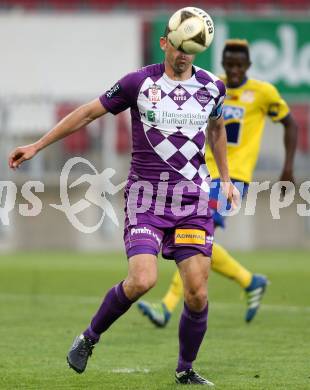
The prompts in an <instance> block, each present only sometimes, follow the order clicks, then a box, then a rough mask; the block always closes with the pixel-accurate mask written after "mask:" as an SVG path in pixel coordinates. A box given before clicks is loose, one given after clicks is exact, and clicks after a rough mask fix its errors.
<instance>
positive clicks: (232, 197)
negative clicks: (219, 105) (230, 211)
mask: <svg viewBox="0 0 310 390" xmlns="http://www.w3.org/2000/svg"><path fill="white" fill-rule="evenodd" d="M208 142H209V145H210V148H211V150H212V153H213V156H214V159H215V162H216V165H217V168H218V170H219V174H220V179H221V187H222V191H223V193H224V195H225V196H226V198H227V199H228V200H229V201H230V202H231V203H232V206H233V208H235V207H237V206H238V204H239V201H240V194H239V191H238V190H237V189H236V187H235V186H234V185H233V184H232V182H231V181H230V177H229V172H228V163H227V135H226V129H225V125H224V119H223V117H222V116H220V117H219V118H217V119H212V118H210V119H209V123H208Z"/></svg>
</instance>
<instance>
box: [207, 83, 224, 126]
mask: <svg viewBox="0 0 310 390" xmlns="http://www.w3.org/2000/svg"><path fill="white" fill-rule="evenodd" d="M215 84H216V86H217V88H218V90H219V95H218V97H217V98H216V99H215V105H214V107H213V110H212V111H211V114H210V118H211V119H219V118H220V117H221V116H222V112H223V104H224V99H225V96H226V88H225V85H224V83H223V81H221V80H217V81H216V82H215Z"/></svg>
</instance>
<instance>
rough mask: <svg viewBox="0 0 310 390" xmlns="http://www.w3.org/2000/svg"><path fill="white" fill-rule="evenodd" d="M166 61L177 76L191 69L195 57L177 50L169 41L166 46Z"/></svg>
mask: <svg viewBox="0 0 310 390" xmlns="http://www.w3.org/2000/svg"><path fill="white" fill-rule="evenodd" d="M165 51H166V60H167V62H168V63H169V65H170V66H171V67H172V68H173V70H174V72H175V73H177V74H180V73H184V72H186V71H187V70H188V69H189V68H191V66H192V63H193V60H194V57H195V56H194V55H190V54H186V53H183V52H182V51H180V50H177V49H175V48H174V47H173V46H172V45H171V43H170V42H169V41H167V45H166V50H165Z"/></svg>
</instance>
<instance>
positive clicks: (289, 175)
mask: <svg viewBox="0 0 310 390" xmlns="http://www.w3.org/2000/svg"><path fill="white" fill-rule="evenodd" d="M280 181H290V182H292V183H293V184H295V179H294V176H293V170H291V169H287V170H283V171H282V173H281V176H280ZM286 191H287V188H286V187H285V186H282V187H281V196H282V197H284V196H285V193H286Z"/></svg>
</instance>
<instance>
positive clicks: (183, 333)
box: [177, 303, 208, 372]
mask: <svg viewBox="0 0 310 390" xmlns="http://www.w3.org/2000/svg"><path fill="white" fill-rule="evenodd" d="M207 320H208V304H207V306H206V307H205V308H204V309H203V310H202V311H201V312H199V313H197V312H194V311H191V310H190V309H189V308H188V306H187V305H186V303H184V309H183V313H182V315H181V318H180V324H179V344H180V346H179V348H180V349H179V361H178V367H177V372H181V371H185V370H188V369H190V368H192V364H193V361H194V360H195V359H196V356H197V353H198V350H199V347H200V344H201V342H202V340H203V337H204V335H205V333H206V330H207Z"/></svg>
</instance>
